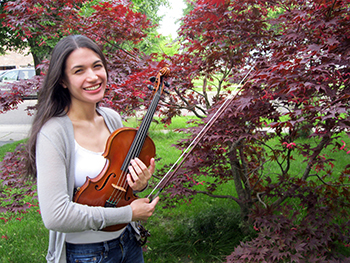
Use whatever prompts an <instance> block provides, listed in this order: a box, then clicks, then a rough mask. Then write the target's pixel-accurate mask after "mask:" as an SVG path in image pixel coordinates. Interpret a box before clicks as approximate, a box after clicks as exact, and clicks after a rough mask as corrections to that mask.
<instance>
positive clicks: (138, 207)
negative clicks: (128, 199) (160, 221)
mask: <svg viewBox="0 0 350 263" xmlns="http://www.w3.org/2000/svg"><path fill="white" fill-rule="evenodd" d="M158 201H159V196H157V197H156V198H155V199H154V200H152V202H151V203H150V202H149V199H148V198H140V199H136V200H134V201H133V202H132V203H131V204H130V206H131V208H132V221H137V220H142V221H146V220H147V219H148V218H149V217H150V216H151V215H152V214H153V212H154V209H155V207H156V205H157V203H158Z"/></svg>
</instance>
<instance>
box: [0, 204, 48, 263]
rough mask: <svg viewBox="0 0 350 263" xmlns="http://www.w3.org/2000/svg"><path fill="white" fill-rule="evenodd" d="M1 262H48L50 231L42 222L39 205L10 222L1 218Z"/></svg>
mask: <svg viewBox="0 0 350 263" xmlns="http://www.w3.org/2000/svg"><path fill="white" fill-rule="evenodd" d="M0 234H1V239H0V262H2V263H22V262H23V263H41V262H43V263H44V262H46V260H45V256H46V253H47V247H48V240H49V231H48V230H47V229H46V228H45V226H44V224H43V223H42V220H41V216H40V214H39V212H38V207H32V208H30V209H29V210H28V212H27V213H22V214H17V215H16V216H15V217H14V218H13V219H11V220H9V221H8V222H6V223H5V222H4V221H3V220H0Z"/></svg>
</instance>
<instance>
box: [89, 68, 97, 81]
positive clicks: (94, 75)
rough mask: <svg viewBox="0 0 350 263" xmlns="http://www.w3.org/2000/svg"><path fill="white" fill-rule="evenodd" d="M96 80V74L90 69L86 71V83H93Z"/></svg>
mask: <svg viewBox="0 0 350 263" xmlns="http://www.w3.org/2000/svg"><path fill="white" fill-rule="evenodd" d="M97 80H98V76H97V74H96V73H95V72H94V71H93V70H92V69H90V70H89V71H88V76H87V81H89V82H95V81H97Z"/></svg>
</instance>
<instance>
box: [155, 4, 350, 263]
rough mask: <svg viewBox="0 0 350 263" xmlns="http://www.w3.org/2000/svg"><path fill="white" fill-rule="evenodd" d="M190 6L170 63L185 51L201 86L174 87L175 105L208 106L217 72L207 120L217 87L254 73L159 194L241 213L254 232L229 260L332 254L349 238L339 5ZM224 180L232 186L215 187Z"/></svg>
mask: <svg viewBox="0 0 350 263" xmlns="http://www.w3.org/2000/svg"><path fill="white" fill-rule="evenodd" d="M192 5H193V8H194V9H193V11H191V12H190V13H189V14H188V15H187V16H185V17H184V18H183V25H182V26H181V28H180V37H182V38H183V46H182V50H183V53H182V56H181V57H172V58H171V59H172V60H173V63H174V64H176V62H175V61H176V60H177V59H178V61H180V63H179V64H181V65H183V64H185V63H182V61H185V58H186V59H187V58H189V61H188V64H187V65H189V67H191V69H193V70H192V71H188V72H190V74H191V75H190V74H188V73H187V76H191V78H192V79H195V78H200V79H203V85H202V86H201V91H202V93H201V94H199V93H198V90H199V89H198V87H197V89H196V88H194V87H193V86H186V85H185V83H184V82H182V83H183V85H182V86H181V84H179V85H176V87H175V89H177V90H176V92H177V95H179V96H180V97H181V99H182V98H183V99H182V104H181V103H179V101H177V104H178V105H179V106H178V107H177V109H180V108H181V107H183V108H186V107H187V108H188V109H190V108H191V107H192V108H193V109H194V108H195V107H196V110H197V109H199V108H200V107H202V108H201V109H204V107H205V106H203V105H210V104H206V102H207V101H208V100H209V99H208V98H207V97H206V95H205V91H206V88H208V87H207V86H206V83H207V80H212V79H215V78H216V79H217V84H218V85H217V86H216V87H215V89H214V91H215V94H214V100H213V102H217V103H216V104H215V105H214V107H212V108H211V106H209V107H208V106H207V111H204V110H203V111H202V113H203V114H204V116H205V113H206V112H209V115H208V117H206V118H204V119H203V121H204V122H205V123H206V122H207V121H208V119H209V118H210V117H211V115H213V114H214V112H215V111H216V110H217V109H218V107H219V105H220V104H221V103H222V101H221V99H222V98H224V97H225V96H226V95H223V94H222V93H220V91H221V89H225V88H229V89H230V90H234V86H233V84H232V83H238V82H239V80H241V79H242V78H243V76H244V75H245V74H246V73H247V71H248V70H249V69H250V68H252V69H253V71H252V72H251V73H250V74H249V77H248V80H247V81H246V83H245V85H244V86H243V87H242V88H241V89H240V90H239V92H238V93H237V95H236V96H235V97H234V99H233V101H232V102H231V104H230V106H229V108H228V109H227V110H226V111H225V112H224V113H223V114H222V116H221V117H220V119H219V120H218V121H217V122H216V123H215V125H214V126H213V127H212V129H211V130H210V131H209V132H208V133H207V134H206V136H205V137H204V138H203V140H202V142H200V144H199V146H198V147H197V148H195V149H194V151H193V153H192V154H191V157H190V158H189V159H188V160H187V161H186V162H185V164H184V165H183V167H182V169H181V170H180V171H179V172H178V175H177V176H176V177H175V178H174V179H173V181H172V182H173V184H172V186H171V187H169V188H168V189H167V193H168V195H169V197H170V198H169V199H168V200H171V202H173V200H174V199H181V198H184V197H189V198H193V196H194V195H196V194H199V193H201V194H206V195H209V196H211V197H216V198H230V199H232V200H233V201H234V202H236V203H237V204H238V205H239V206H240V208H241V213H242V219H243V221H244V222H248V221H247V219H248V216H249V215H250V217H249V218H250V219H251V221H250V222H248V225H251V224H252V223H253V222H255V227H256V229H257V230H258V231H259V232H258V238H257V239H255V240H253V241H252V242H250V243H246V244H244V243H242V245H241V246H240V247H238V248H237V249H236V250H235V252H234V253H233V254H232V255H231V256H230V257H228V261H229V262H247V261H248V262H259V261H260V260H265V261H267V262H280V261H281V260H282V261H288V262H290V261H296V262H302V260H305V259H308V260H309V261H308V262H325V261H327V262H332V260H335V261H336V260H338V259H339V258H338V259H337V257H338V256H339V255H337V254H336V250H335V246H336V244H337V242H344V243H345V244H346V243H347V242H349V240H348V236H349V220H348V217H349V216H348V212H349V205H350V202H349V201H350V200H349V195H348V193H349V180H348V179H349V178H348V177H349V174H350V166H349V162H348V161H345V162H343V161H342V160H349V153H350V152H349V151H348V150H346V151H344V149H347V148H346V147H347V146H346V142H344V141H341V140H346V139H345V138H344V134H347V133H348V131H349V125H350V117H349V111H348V107H349V98H350V84H349V70H350V67H349V52H350V45H349V43H350V27H349V21H350V20H349V14H350V12H349V11H350V5H349V1H318V0H315V1H311V2H310V1H269V2H261V1H255V0H247V1H224V3H221V4H216V5H211V4H210V3H208V1H193V2H192ZM175 74H176V73H175ZM184 79H186V78H182V80H184ZM188 88H190V89H191V92H189V90H188ZM236 92H237V90H236ZM229 93H230V92H227V93H226V94H229ZM192 95H193V96H195V95H197V98H200V99H198V100H197V101H195V99H192V98H193V96H192ZM191 96H192V97H191ZM186 102H188V104H186ZM202 126H203V125H199V126H198V127H195V128H193V129H192V130H191V133H193V134H194V135H193V137H192V136H191V138H190V139H189V140H188V141H184V142H182V143H180V144H179V147H180V148H181V149H184V147H186V146H188V145H189V142H190V141H191V139H193V138H194V136H195V135H196V134H198V132H199V130H200V129H201V128H202ZM341 136H343V137H342V138H343V139H341ZM325 149H331V150H332V152H333V153H334V154H333V155H332V156H326V155H325V154H324V150H325ZM296 159H297V161H296ZM272 167H274V169H272ZM275 168H276V169H277V171H278V172H277V174H272V171H273V172H274V173H275V171H276V169H275ZM161 173H162V172H161ZM203 180H204V181H203ZM229 181H233V182H234V184H233V185H234V187H233V188H232V194H231V195H225V196H223V195H219V194H218V191H217V189H220V185H222V184H225V183H227V182H229ZM202 184H203V186H202ZM293 204H295V205H293ZM340 207H341V209H340ZM296 208H297V209H296ZM315 229H317V230H316V232H315ZM291 230H294V231H295V232H293V235H292V234H291Z"/></svg>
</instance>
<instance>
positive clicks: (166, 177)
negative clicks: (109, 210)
mask: <svg viewBox="0 0 350 263" xmlns="http://www.w3.org/2000/svg"><path fill="white" fill-rule="evenodd" d="M253 68H254V65H253V66H251V68H250V69H249V71H248V73H247V74H246V75H245V76H244V78H243V79H242V80H241V81H240V82H239V84H238V86H241V85H242V83H243V82H244V81H245V80H246V78H247V77H248V76H249V74H250V72H251V71H252V70H253ZM246 83H248V82H246ZM246 83H244V85H243V86H242V87H241V88H240V89H239V90H238V91H237V93H236V94H235V95H234V96H232V98H230V99H227V100H225V102H224V103H223V104H221V106H220V108H219V109H218V110H217V111H216V112H215V113H214V114H213V116H212V117H211V118H210V120H209V121H208V122H207V123H206V125H205V126H204V127H203V129H202V130H201V131H200V132H199V133H198V135H197V136H196V138H194V140H193V141H192V142H191V143H190V145H189V146H188V147H187V148H186V149H185V150H184V151H183V153H182V154H181V155H180V156H179V158H178V159H177V160H176V162H175V163H174V164H173V165H172V166H171V168H170V169H169V170H168V172H167V173H166V174H165V175H164V176H163V178H162V179H161V180H160V181H159V183H158V184H157V185H156V186H155V187H154V189H153V190H152V192H151V193H150V194H149V195H148V196H147V198H151V199H150V200H153V199H154V198H156V197H157V196H158V195H159V194H160V193H161V192H162V191H163V189H164V187H165V186H166V185H167V184H168V182H169V181H170V179H171V178H172V177H173V176H174V175H175V173H176V172H177V171H178V170H179V169H180V167H181V165H182V164H183V163H184V161H185V160H186V159H187V157H188V156H189V155H190V153H191V152H192V150H193V149H194V148H195V147H196V146H197V144H198V143H199V142H200V140H201V139H202V138H203V136H204V135H205V134H206V133H207V131H208V130H209V129H210V128H211V127H212V126H213V124H214V123H215V122H216V120H217V119H218V118H219V117H220V116H221V114H222V113H223V112H224V111H225V110H226V109H227V107H228V106H229V105H230V103H231V102H232V101H233V100H234V99H235V98H236V97H237V96H238V94H239V93H240V92H241V90H242V89H243V88H244V86H245V85H246ZM180 160H181V162H180ZM178 162H180V163H179V165H177V163H178ZM175 166H176V168H175ZM174 168H175V169H174ZM173 169H174V170H173ZM171 172H172V173H171ZM170 173H171V174H170ZM161 185H162V187H160V186H161ZM158 188H159V190H158V192H157V193H156V194H155V195H154V196H153V197H152V194H153V193H154V192H155V191H156V190H157V189H158Z"/></svg>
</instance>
